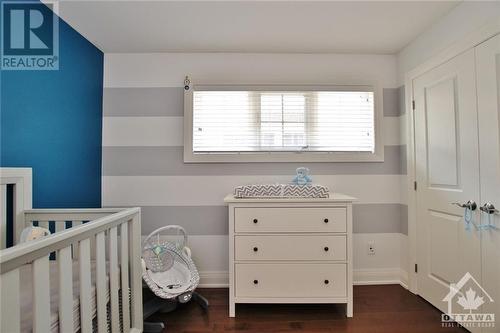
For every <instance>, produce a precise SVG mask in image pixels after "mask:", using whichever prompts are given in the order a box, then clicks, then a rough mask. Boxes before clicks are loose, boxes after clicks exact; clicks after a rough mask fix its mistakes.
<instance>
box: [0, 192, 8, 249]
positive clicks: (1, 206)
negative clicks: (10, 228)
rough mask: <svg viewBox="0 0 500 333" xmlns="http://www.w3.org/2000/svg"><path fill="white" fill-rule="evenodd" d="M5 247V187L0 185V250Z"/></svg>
mask: <svg viewBox="0 0 500 333" xmlns="http://www.w3.org/2000/svg"><path fill="white" fill-rule="evenodd" d="M6 247H7V185H0V249H5V248H6Z"/></svg>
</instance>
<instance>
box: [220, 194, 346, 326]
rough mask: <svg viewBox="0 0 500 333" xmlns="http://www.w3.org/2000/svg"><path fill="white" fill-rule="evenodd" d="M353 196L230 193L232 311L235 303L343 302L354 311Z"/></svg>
mask: <svg viewBox="0 0 500 333" xmlns="http://www.w3.org/2000/svg"><path fill="white" fill-rule="evenodd" d="M354 200H355V199H354V198H352V197H349V196H346V195H343V194H330V198H328V199H305V198H297V199H235V198H234V197H233V196H232V195H229V196H227V197H226V198H225V199H224V201H225V202H226V203H227V204H228V206H229V316H230V317H234V316H235V304H236V303H345V304H346V315H347V317H352V302H353V298H352V202H353V201H354Z"/></svg>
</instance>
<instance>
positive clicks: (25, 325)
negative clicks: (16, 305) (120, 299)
mask: <svg viewBox="0 0 500 333" xmlns="http://www.w3.org/2000/svg"><path fill="white" fill-rule="evenodd" d="M91 267H92V273H91V277H92V279H91V281H92V290H91V295H92V299H91V303H90V304H91V311H92V318H94V317H95V316H96V312H97V304H96V293H95V262H94V261H92V262H91ZM107 271H108V272H109V269H108V270H107ZM58 272H59V269H58V264H57V261H50V327H51V332H58V331H59V314H58V307H59V287H58V284H59V278H58V276H59V274H58ZM34 278H35V279H36V277H34ZM32 281H33V276H32V265H31V264H30V265H24V266H23V267H21V269H20V282H21V284H20V285H21V290H20V297H21V299H20V301H21V332H32V331H33V329H32V328H33V307H32V303H33V300H32V299H33V284H32ZM79 296H80V279H79V267H78V261H74V262H73V327H74V328H75V332H76V331H78V330H79V329H80V300H79ZM106 299H107V300H109V290H107V291H106Z"/></svg>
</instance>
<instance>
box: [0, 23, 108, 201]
mask: <svg viewBox="0 0 500 333" xmlns="http://www.w3.org/2000/svg"><path fill="white" fill-rule="evenodd" d="M59 60H60V63H59V70H54V71H50V70H49V71H2V72H1V96H0V98H1V110H0V113H1V115H0V116H1V118H0V122H1V128H0V130H1V134H0V139H1V142H0V146H1V149H0V165H1V166H2V167H32V168H33V207H34V208H49V207H52V208H69V207H74V208H80V207H81V208H84V207H100V206H101V151H102V148H101V146H102V84H103V62H104V55H103V53H102V52H101V51H100V50H99V49H98V48H96V47H95V46H94V45H93V44H91V43H90V42H89V41H88V40H86V39H85V38H84V37H82V36H81V35H80V34H79V33H78V32H76V31H75V30H74V29H73V28H71V27H70V26H69V25H68V24H66V23H65V22H64V21H63V20H59Z"/></svg>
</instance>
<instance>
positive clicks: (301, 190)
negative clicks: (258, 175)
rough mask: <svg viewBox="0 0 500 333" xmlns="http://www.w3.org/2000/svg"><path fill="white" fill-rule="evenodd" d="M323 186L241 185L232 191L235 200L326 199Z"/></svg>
mask: <svg viewBox="0 0 500 333" xmlns="http://www.w3.org/2000/svg"><path fill="white" fill-rule="evenodd" d="M328 196H329V190H328V187H326V186H323V185H317V184H311V185H295V184H261V185H242V186H237V187H236V188H235V189H234V197H235V198H328Z"/></svg>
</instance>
